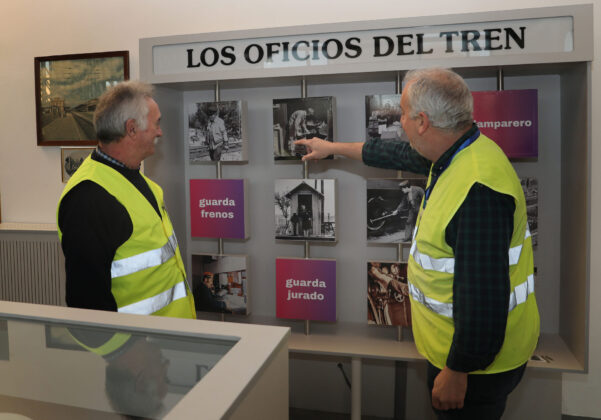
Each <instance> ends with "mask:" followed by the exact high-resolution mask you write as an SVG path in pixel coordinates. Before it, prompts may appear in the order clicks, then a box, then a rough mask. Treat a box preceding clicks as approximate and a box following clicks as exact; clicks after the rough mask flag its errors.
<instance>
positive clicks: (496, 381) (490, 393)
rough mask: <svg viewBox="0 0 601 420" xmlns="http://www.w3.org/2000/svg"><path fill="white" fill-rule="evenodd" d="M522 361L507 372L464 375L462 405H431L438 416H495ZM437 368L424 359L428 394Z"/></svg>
mask: <svg viewBox="0 0 601 420" xmlns="http://www.w3.org/2000/svg"><path fill="white" fill-rule="evenodd" d="M525 370H526V364H523V365H522V366H520V367H518V368H516V369H513V370H509V371H507V372H501V373H494V374H490V375H468V377H467V392H466V393H465V401H464V403H463V408H462V409H460V410H447V411H439V410H436V409H434V408H433V410H434V412H435V413H436V416H437V418H438V420H459V419H461V420H497V419H500V418H501V416H502V415H503V412H504V411H505V404H506V403H507V396H508V395H509V393H510V392H511V391H513V390H514V389H515V387H516V386H517V384H518V383H519V382H520V380H521V379H522V376H523V375H524V371H525ZM439 372H440V369H438V368H437V367H436V366H434V365H432V364H431V363H429V362H428V388H429V389H430V397H431V396H432V387H433V386H434V379H435V378H436V376H437V375H438V373H439Z"/></svg>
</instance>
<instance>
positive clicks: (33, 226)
mask: <svg viewBox="0 0 601 420" xmlns="http://www.w3.org/2000/svg"><path fill="white" fill-rule="evenodd" d="M0 231H10V232H56V224H55V223H11V222H5V223H0Z"/></svg>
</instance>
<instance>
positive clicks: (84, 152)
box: [61, 147, 94, 183]
mask: <svg viewBox="0 0 601 420" xmlns="http://www.w3.org/2000/svg"><path fill="white" fill-rule="evenodd" d="M93 151H94V148H93V147H61V174H62V177H61V178H62V181H63V182H64V183H66V182H67V181H68V180H69V178H71V175H73V174H74V173H75V171H76V170H77V168H79V166H80V165H81V164H82V163H83V161H84V159H85V158H86V157H88V155H89V154H90V153H92V152H93Z"/></svg>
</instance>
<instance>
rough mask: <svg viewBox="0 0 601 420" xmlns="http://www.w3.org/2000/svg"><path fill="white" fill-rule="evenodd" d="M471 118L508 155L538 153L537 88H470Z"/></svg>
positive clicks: (511, 156) (532, 155)
mask: <svg viewBox="0 0 601 420" xmlns="http://www.w3.org/2000/svg"><path fill="white" fill-rule="evenodd" d="M472 96H473V97H474V121H475V122H476V124H477V125H478V128H479V129H480V131H481V132H482V134H484V135H485V136H487V137H489V138H490V139H491V140H493V141H494V142H495V143H497V144H498V145H499V147H500V148H501V149H503V152H505V154H506V155H507V157H508V158H510V159H511V158H515V159H532V158H536V157H537V156H538V91H537V90H536V89H523V90H493V91H483V92H472Z"/></svg>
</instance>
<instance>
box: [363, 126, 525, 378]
mask: <svg viewBox="0 0 601 420" xmlns="http://www.w3.org/2000/svg"><path fill="white" fill-rule="evenodd" d="M475 130H476V126H475V125H474V126H473V127H472V128H471V129H470V130H469V131H468V132H466V133H465V134H464V135H463V136H462V137H461V138H459V139H458V140H457V142H456V143H455V144H454V145H453V146H451V147H450V148H449V150H447V151H446V152H445V153H444V154H443V155H442V156H441V157H440V158H439V159H438V161H436V162H435V163H434V166H433V167H432V162H430V161H429V160H427V159H425V158H424V157H422V156H421V155H419V154H418V153H417V152H416V151H415V150H413V149H412V148H411V146H410V145H409V143H406V142H399V141H394V140H382V139H372V140H371V141H368V142H366V143H365V144H364V146H363V151H362V156H363V161H364V163H365V164H367V165H370V166H376V167H380V168H385V169H396V170H405V171H410V172H413V173H417V174H422V175H428V174H429V171H430V167H432V177H433V180H432V184H434V182H435V181H436V179H437V178H438V176H440V174H441V172H442V170H443V168H445V167H446V165H448V163H449V160H451V159H452V157H453V155H454V153H455V151H456V150H457V149H458V148H459V146H460V145H461V144H462V143H463V142H464V141H465V140H466V139H467V138H469V137H470V136H471V135H472V134H474V133H475ZM476 141H477V140H476ZM468 147H469V146H468ZM434 188H436V186H435V184H434ZM514 211H515V203H514V200H513V198H512V197H511V196H508V195H506V194H502V193H499V192H496V191H494V190H492V189H490V188H488V187H486V186H484V185H482V184H479V183H475V184H474V185H473V186H472V188H471V190H470V191H469V193H468V195H467V197H466V199H465V201H464V202H463V204H462V205H461V207H460V208H459V209H458V211H457V213H456V214H455V215H454V217H453V219H452V220H451V222H450V223H449V225H448V226H447V228H446V231H445V240H446V242H447V244H448V245H449V246H450V247H451V248H452V249H453V253H454V256H455V271H454V280H453V322H454V326H455V333H454V336H453V342H452V344H451V348H450V350H449V354H448V357H447V366H448V367H449V368H451V369H453V370H457V371H462V372H471V371H474V370H478V369H484V368H486V367H487V366H488V365H489V364H491V363H492V361H493V360H494V358H495V356H496V355H497V353H498V352H499V350H500V349H501V346H502V344H503V340H504V337H505V328H506V325H507V313H508V308H509V293H510V290H509V288H510V284H509V260H508V250H509V247H510V243H511V236H512V234H513V213H514Z"/></svg>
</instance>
